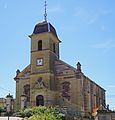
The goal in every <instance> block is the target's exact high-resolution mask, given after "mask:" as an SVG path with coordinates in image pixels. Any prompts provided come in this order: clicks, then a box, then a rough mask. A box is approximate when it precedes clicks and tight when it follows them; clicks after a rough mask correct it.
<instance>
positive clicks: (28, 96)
mask: <svg viewBox="0 0 115 120" xmlns="http://www.w3.org/2000/svg"><path fill="white" fill-rule="evenodd" d="M24 94H25V95H26V96H27V102H29V101H30V85H29V84H26V85H24Z"/></svg>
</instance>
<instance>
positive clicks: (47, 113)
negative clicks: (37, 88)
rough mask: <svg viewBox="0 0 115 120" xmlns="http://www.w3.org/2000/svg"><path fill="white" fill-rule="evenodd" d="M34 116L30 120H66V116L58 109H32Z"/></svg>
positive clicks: (41, 107) (43, 107)
mask: <svg viewBox="0 0 115 120" xmlns="http://www.w3.org/2000/svg"><path fill="white" fill-rule="evenodd" d="M32 113H33V116H31V117H30V118H29V119H28V120H64V118H65V115H64V114H62V113H60V112H59V111H58V110H57V109H56V108H53V107H45V106H39V107H34V108H32Z"/></svg>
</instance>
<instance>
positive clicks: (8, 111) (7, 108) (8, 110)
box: [6, 104, 10, 120]
mask: <svg viewBox="0 0 115 120" xmlns="http://www.w3.org/2000/svg"><path fill="white" fill-rule="evenodd" d="M6 110H7V115H8V120H9V117H10V116H9V115H10V109H9V104H6Z"/></svg>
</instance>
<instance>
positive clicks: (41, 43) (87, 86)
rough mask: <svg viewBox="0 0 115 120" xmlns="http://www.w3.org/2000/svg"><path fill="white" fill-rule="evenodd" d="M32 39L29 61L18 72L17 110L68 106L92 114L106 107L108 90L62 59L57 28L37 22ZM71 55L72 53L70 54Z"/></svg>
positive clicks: (73, 112)
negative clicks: (106, 92)
mask: <svg viewBox="0 0 115 120" xmlns="http://www.w3.org/2000/svg"><path fill="white" fill-rule="evenodd" d="M29 38H30V40H31V49H30V56H31V57H30V64H29V65H28V66H26V67H25V69H24V70H22V71H20V70H17V71H16V76H15V78H14V80H15V82H16V111H18V110H20V109H23V108H31V107H33V106H39V105H42V106H43V105H45V106H55V107H59V108H63V109H66V110H67V111H69V112H70V113H71V114H76V115H78V114H87V113H91V114H92V113H93V112H94V111H95V110H96V109H98V108H99V107H100V106H105V105H106V103H105V90H104V89H103V88H102V87H101V86H99V85H98V84H96V83H95V82H94V81H93V80H91V79H90V78H88V77H87V76H86V75H84V73H83V72H82V69H81V64H80V62H78V63H77V65H76V68H74V67H72V66H71V65H69V64H68V63H66V62H65V61H63V60H61V59H60V54H59V46H60V43H61V40H59V38H58V35H57V33H56V29H55V27H54V26H53V25H52V24H51V23H49V22H48V21H47V19H46V16H45V20H44V21H43V22H40V23H38V24H36V25H35V27H34V30H33V33H32V34H31V35H29ZM68 54H69V53H68Z"/></svg>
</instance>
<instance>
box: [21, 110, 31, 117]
mask: <svg viewBox="0 0 115 120" xmlns="http://www.w3.org/2000/svg"><path fill="white" fill-rule="evenodd" d="M19 116H20V117H23V118H24V117H30V116H32V110H31V109H30V108H27V109H23V110H20V112H19Z"/></svg>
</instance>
